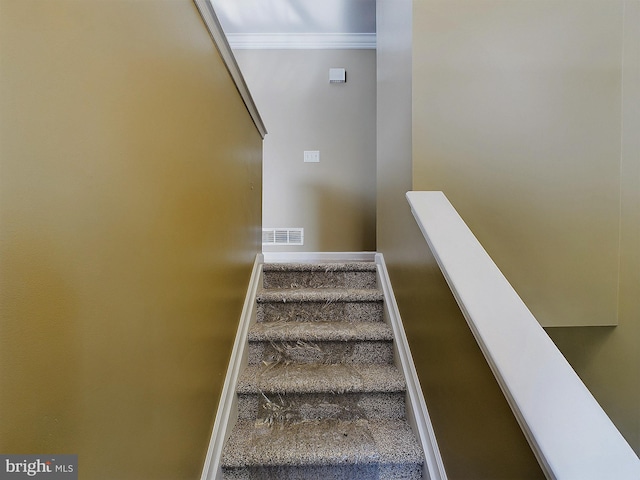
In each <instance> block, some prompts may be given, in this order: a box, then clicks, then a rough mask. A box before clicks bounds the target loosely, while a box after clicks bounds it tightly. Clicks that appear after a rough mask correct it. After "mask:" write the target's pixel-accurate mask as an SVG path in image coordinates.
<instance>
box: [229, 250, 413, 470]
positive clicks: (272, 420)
mask: <svg viewBox="0 0 640 480" xmlns="http://www.w3.org/2000/svg"><path fill="white" fill-rule="evenodd" d="M263 272H264V277H263V278H264V280H263V289H262V290H261V291H260V292H259V294H258V297H257V305H256V312H257V323H256V324H254V325H253V326H252V327H251V328H250V330H249V334H248V339H247V341H248V360H249V361H248V365H247V366H246V367H245V369H244V370H243V372H242V373H241V375H240V378H239V380H238V384H237V386H236V393H237V395H238V421H237V423H236V425H235V427H234V428H233V430H232V432H231V435H230V437H229V439H228V440H227V442H226V444H225V447H224V450H223V454H222V471H223V478H224V480H245V479H247V480H248V479H280V480H298V479H308V480H314V479H318V480H320V479H322V480H332V479H367V480H375V479H380V480H396V479H403V480H414V479H421V478H422V464H423V462H424V454H423V452H422V449H421V448H420V446H419V444H418V442H417V440H416V438H415V436H414V434H413V432H412V431H411V429H410V427H409V425H408V423H407V421H406V419H405V397H406V382H405V380H404V378H403V376H402V374H401V372H400V371H399V370H398V369H397V368H396V366H395V365H394V364H393V362H394V360H393V332H392V329H391V328H390V326H388V325H386V324H385V323H384V322H383V301H384V299H383V295H382V292H381V290H380V289H379V288H378V287H377V280H376V278H377V277H376V265H375V264H374V263H373V262H347V263H319V264H299V263H297V264H265V265H264V266H263Z"/></svg>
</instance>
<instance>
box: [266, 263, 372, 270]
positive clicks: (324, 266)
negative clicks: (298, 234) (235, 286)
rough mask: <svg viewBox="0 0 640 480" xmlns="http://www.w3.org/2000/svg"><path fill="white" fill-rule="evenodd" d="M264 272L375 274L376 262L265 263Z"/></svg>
mask: <svg viewBox="0 0 640 480" xmlns="http://www.w3.org/2000/svg"><path fill="white" fill-rule="evenodd" d="M262 270H263V271H264V272H375V271H376V264H375V263H374V262H341V263H338V262H326V263H294V262H292V263H265V264H263V265H262Z"/></svg>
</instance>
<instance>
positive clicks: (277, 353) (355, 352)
mask: <svg viewBox="0 0 640 480" xmlns="http://www.w3.org/2000/svg"><path fill="white" fill-rule="evenodd" d="M262 362H267V363H305V364H308V363H324V364H335V363H345V364H354V363H374V364H389V363H392V362H393V343H392V342H391V341H343V342H313V341H298V342H279V341H278V342H266V341H265V342H249V364H250V365H257V364H260V363H262Z"/></svg>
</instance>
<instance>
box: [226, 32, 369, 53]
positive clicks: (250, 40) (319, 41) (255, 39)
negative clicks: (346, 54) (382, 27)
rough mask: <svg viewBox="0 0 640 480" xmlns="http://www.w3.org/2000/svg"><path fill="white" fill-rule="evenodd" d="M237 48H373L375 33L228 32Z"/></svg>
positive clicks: (233, 47)
mask: <svg viewBox="0 0 640 480" xmlns="http://www.w3.org/2000/svg"><path fill="white" fill-rule="evenodd" d="M227 40H228V41H229V45H230V46H231V48H232V49H238V50H350V49H356V50H365V49H366V50H375V48H376V34H375V33H230V34H227Z"/></svg>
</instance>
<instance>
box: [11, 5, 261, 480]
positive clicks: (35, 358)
mask: <svg viewBox="0 0 640 480" xmlns="http://www.w3.org/2000/svg"><path fill="white" fill-rule="evenodd" d="M0 48H1V50H0V53H1V61H2V65H1V69H0V74H1V78H0V102H1V103H0V135H1V136H0V161H1V166H0V167H1V170H0V195H1V196H0V215H1V216H0V222H1V223H0V225H1V228H0V261H1V265H0V268H1V276H0V289H1V296H0V299H1V303H0V307H1V309H2V310H1V315H2V316H1V322H2V323H1V334H0V418H2V421H1V422H0V451H2V452H3V453H77V454H78V455H79V462H80V478H86V479H105V480H107V479H108V480H112V479H120V480H127V479H131V480H139V479H167V480H175V479H189V478H194V479H195V478H199V475H200V471H201V467H202V461H203V459H204V455H205V451H206V448H207V443H208V439H209V435H210V431H211V428H212V423H213V416H214V414H215V409H216V406H217V402H218V397H219V394H220V390H221V386H222V382H223V379H224V374H225V370H226V366H227V362H228V358H229V355H230V351H231V346H232V342H233V338H234V335H235V331H236V326H237V322H238V318H239V314H240V311H241V307H242V301H243V298H244V294H245V291H246V287H247V284H248V280H249V275H250V271H251V265H252V263H253V260H254V258H255V254H256V253H257V252H258V251H259V249H260V246H259V230H260V226H261V223H260V214H261V212H260V210H261V205H260V201H261V199H260V195H261V188H260V185H261V139H260V136H259V134H258V132H257V130H256V128H255V126H254V125H253V123H252V121H251V119H250V117H249V115H248V114H247V111H246V109H245V107H244V105H243V103H242V100H241V99H240V98H239V96H238V94H237V91H236V89H235V87H234V85H233V83H232V81H231V80H230V77H229V75H228V73H227V71H226V69H225V67H224V65H223V64H222V62H221V60H220V57H219V55H218V53H217V51H216V49H215V46H214V45H213V43H212V41H211V39H210V37H209V35H208V33H207V31H206V29H205V27H204V25H203V23H202V21H201V19H200V16H199V14H198V12H197V10H196V8H195V6H194V5H193V3H192V2H191V1H189V0H154V1H126V0H124V1H111V0H91V1H89V0H83V1H74V0H56V1H47V0H29V1H23V0H0Z"/></svg>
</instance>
